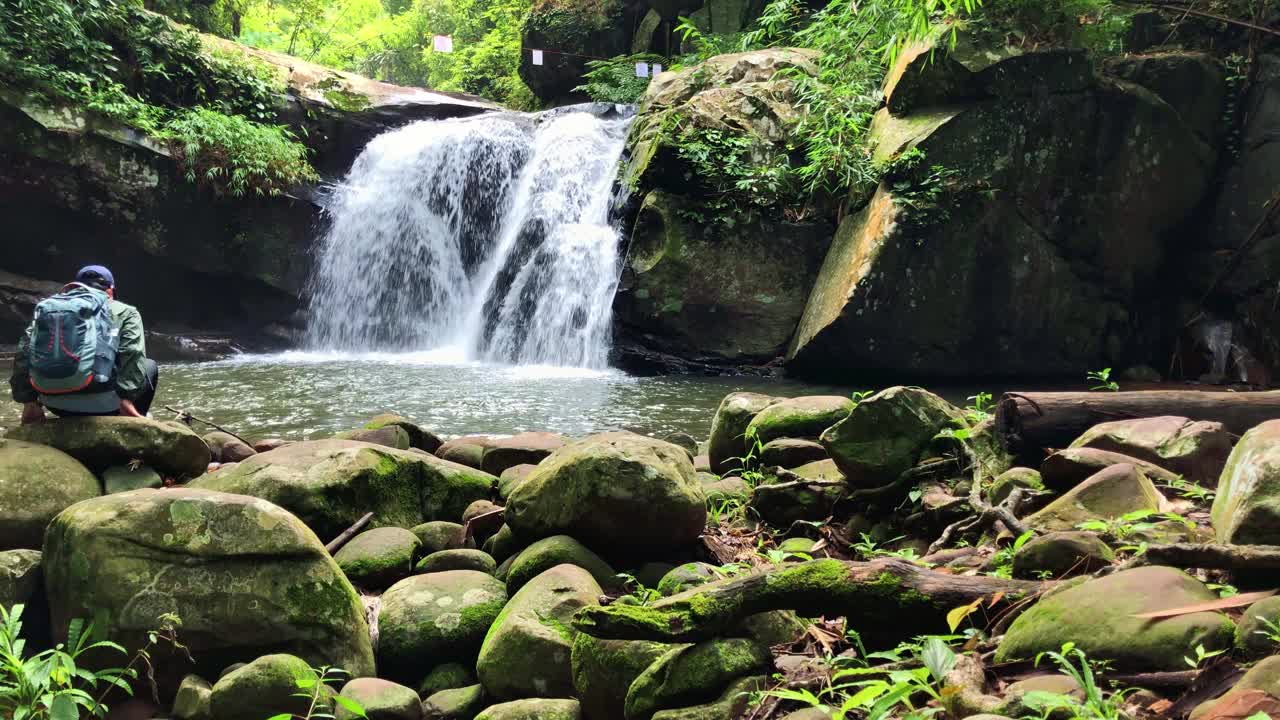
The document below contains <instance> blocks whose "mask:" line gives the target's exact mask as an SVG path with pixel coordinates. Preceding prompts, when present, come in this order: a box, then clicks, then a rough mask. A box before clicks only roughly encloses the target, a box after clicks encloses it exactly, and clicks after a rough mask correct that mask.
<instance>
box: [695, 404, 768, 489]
mask: <svg viewBox="0 0 1280 720" xmlns="http://www.w3.org/2000/svg"><path fill="white" fill-rule="evenodd" d="M781 401H782V399H781V398H775V397H770V396H769V395H761V394H759V393H749V392H736V393H729V394H728V395H725V396H724V399H723V400H721V401H720V407H718V408H716V414H715V416H714V417H713V418H712V419H711V437H710V438H709V439H708V440H707V455H708V457H709V459H710V461H711V470H712V472H718V473H725V472H728V471H730V470H733V469H736V468H738V467H739V466H740V465H741V462H740V461H739V458H742V457H744V456H745V455H746V454H747V441H746V436H747V426H748V425H750V424H751V421H752V420H753V419H755V416H756V415H758V414H760V412H761V411H762V410H764V409H765V408H767V407H769V406H770V405H773V404H774V403H777V402H781Z"/></svg>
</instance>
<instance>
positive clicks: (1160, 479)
mask: <svg viewBox="0 0 1280 720" xmlns="http://www.w3.org/2000/svg"><path fill="white" fill-rule="evenodd" d="M1112 465H1133V466H1134V467H1136V468H1138V469H1139V470H1141V471H1142V474H1143V475H1146V476H1147V477H1148V478H1150V479H1151V481H1152V482H1155V483H1159V484H1161V485H1168V484H1169V483H1171V482H1174V481H1176V480H1177V479H1178V475H1177V474H1176V473H1172V472H1169V471H1168V470H1165V469H1164V468H1162V467H1160V466H1159V465H1156V464H1155V463H1150V462H1147V461H1146V460H1139V459H1138V458H1135V457H1130V456H1128V455H1122V454H1120V453H1117V452H1111V451H1110V450H1098V449H1096V448H1066V449H1063V450H1059V451H1058V452H1056V453H1053V454H1052V455H1050V456H1049V457H1047V458H1045V459H1044V462H1043V463H1041V465H1040V479H1041V481H1042V482H1043V483H1044V486H1045V487H1046V488H1048V489H1050V490H1053V491H1056V492H1066V491H1067V490H1070V489H1071V488H1074V487H1075V486H1077V485H1079V484H1080V483H1082V482H1084V481H1085V480H1088V479H1089V478H1091V477H1093V476H1094V475H1095V474H1097V472H1098V471H1099V470H1103V469H1105V468H1108V467H1111V466H1112Z"/></svg>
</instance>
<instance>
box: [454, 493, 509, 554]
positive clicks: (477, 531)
mask: <svg viewBox="0 0 1280 720" xmlns="http://www.w3.org/2000/svg"><path fill="white" fill-rule="evenodd" d="M501 510H502V506H500V505H495V504H494V503H492V502H490V501H488V500H476V501H475V502H473V503H471V504H470V505H468V506H467V509H466V510H463V511H462V524H463V525H464V526H467V525H469V526H470V527H471V537H473V538H475V541H476V542H477V543H480V544H484V541H485V540H488V539H489V538H491V537H493V536H494V534H495V533H497V532H498V530H499V529H500V528H501V527H502V522H503V515H502V513H501V512H499V511H501Z"/></svg>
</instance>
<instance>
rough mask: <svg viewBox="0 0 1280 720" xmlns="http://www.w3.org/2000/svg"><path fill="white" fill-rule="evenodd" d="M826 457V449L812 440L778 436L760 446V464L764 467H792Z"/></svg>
mask: <svg viewBox="0 0 1280 720" xmlns="http://www.w3.org/2000/svg"><path fill="white" fill-rule="evenodd" d="M823 429H824V430H825V429H826V428H823ZM826 459H827V449H826V448H824V447H822V445H821V444H820V443H817V442H814V441H812V440H797V439H794V438H778V439H777V440H771V441H769V442H767V443H765V444H764V446H763V447H761V448H760V464H761V465H763V466H764V467H770V466H773V465H777V466H778V467H783V468H794V467H800V466H801V465H808V464H809V463H812V462H819V461H821V460H826Z"/></svg>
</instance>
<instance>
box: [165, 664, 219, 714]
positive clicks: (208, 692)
mask: <svg viewBox="0 0 1280 720" xmlns="http://www.w3.org/2000/svg"><path fill="white" fill-rule="evenodd" d="M212 702H213V686H212V685H210V684H209V681H207V680H205V679H204V678H202V677H200V676H199V675H188V676H186V677H185V678H183V679H182V684H181V685H179V686H178V694H177V695H175V696H174V697H173V718H174V720H210V718H211V716H212V714H213V711H212V709H211V707H210V706H211V704H212Z"/></svg>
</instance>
